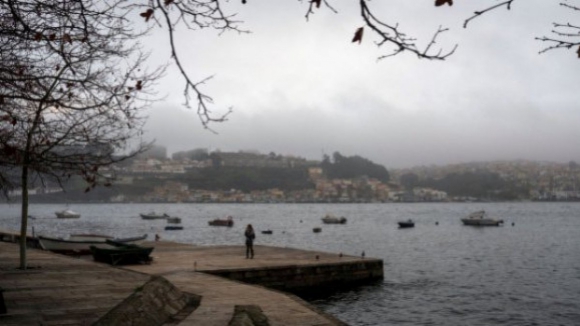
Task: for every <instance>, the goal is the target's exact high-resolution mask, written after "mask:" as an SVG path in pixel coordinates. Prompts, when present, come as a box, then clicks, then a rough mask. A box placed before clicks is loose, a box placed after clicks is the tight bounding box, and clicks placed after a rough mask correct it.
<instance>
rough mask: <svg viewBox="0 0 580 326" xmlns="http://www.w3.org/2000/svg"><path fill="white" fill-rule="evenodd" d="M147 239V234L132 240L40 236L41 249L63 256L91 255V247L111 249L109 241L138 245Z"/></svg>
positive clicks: (104, 236) (100, 236)
mask: <svg viewBox="0 0 580 326" xmlns="http://www.w3.org/2000/svg"><path fill="white" fill-rule="evenodd" d="M145 239H147V234H144V235H142V236H138V237H131V238H117V239H114V238H113V237H111V236H107V235H98V234H71V235H70V237H69V238H68V239H63V238H51V237H46V236H42V235H41V236H38V242H39V243H40V247H41V248H42V249H44V250H49V251H52V252H57V253H63V254H77V255H83V254H90V253H91V249H90V247H91V246H96V247H101V248H109V247H111V245H110V244H108V243H107V240H114V241H116V242H119V243H127V244H136V243H139V242H141V241H143V240H145Z"/></svg>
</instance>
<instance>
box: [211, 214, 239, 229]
mask: <svg viewBox="0 0 580 326" xmlns="http://www.w3.org/2000/svg"><path fill="white" fill-rule="evenodd" d="M208 224H209V225H210V226H228V227H232V226H234V219H233V218H232V217H231V216H228V217H227V218H216V219H214V220H211V221H209V222H208Z"/></svg>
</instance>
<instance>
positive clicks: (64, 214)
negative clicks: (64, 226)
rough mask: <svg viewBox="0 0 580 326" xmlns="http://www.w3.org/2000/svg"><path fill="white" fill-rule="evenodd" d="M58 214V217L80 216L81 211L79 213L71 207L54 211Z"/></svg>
mask: <svg viewBox="0 0 580 326" xmlns="http://www.w3.org/2000/svg"><path fill="white" fill-rule="evenodd" d="M54 214H56V218H79V217H81V214H80V213H77V212H75V211H73V210H70V209H65V210H63V211H58V212H54Z"/></svg>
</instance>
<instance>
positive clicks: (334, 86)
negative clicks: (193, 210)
mask: <svg viewBox="0 0 580 326" xmlns="http://www.w3.org/2000/svg"><path fill="white" fill-rule="evenodd" d="M356 2H357V1H350V2H348V3H345V1H335V8H336V9H337V10H339V13H338V14H334V13H332V12H331V11H329V10H325V9H321V10H320V11H319V12H317V13H316V14H315V15H314V16H312V17H311V18H310V20H309V21H308V22H306V21H305V19H304V14H305V11H306V2H303V3H300V2H298V1H292V0H287V1H266V0H252V1H248V4H247V5H245V6H241V5H240V4H238V3H237V1H236V3H233V2H232V3H229V4H230V5H231V11H232V12H238V18H240V19H242V20H244V21H245V25H244V27H245V28H247V29H249V30H251V31H252V33H250V34H241V35H240V34H235V33H226V34H223V35H220V36H217V34H216V33H215V32H212V31H201V32H193V33H191V32H189V33H188V34H187V33H184V32H183V31H180V33H179V40H180V41H179V43H178V48H179V51H180V53H181V56H182V60H185V61H186V67H187V70H188V72H189V73H190V74H191V76H192V77H194V78H198V79H203V78H205V77H207V76H211V75H214V76H215V77H214V78H213V79H211V80H210V81H208V83H207V84H205V85H204V86H203V90H204V91H205V92H207V93H208V94H210V95H211V96H212V97H213V98H214V100H215V107H214V111H215V113H216V114H219V113H220V112H225V110H226V109H227V108H228V107H230V106H232V107H233V108H234V113H233V114H232V115H231V116H230V119H229V121H228V122H225V123H222V124H215V125H212V128H213V129H214V130H216V131H217V132H218V134H217V135H216V134H213V133H211V132H209V131H206V130H204V129H203V128H202V126H201V124H200V123H199V120H197V117H196V115H195V112H193V111H188V110H186V109H183V108H182V107H180V104H181V103H182V102H183V97H182V96H183V94H182V93H183V91H182V90H183V87H182V82H181V79H180V76H179V75H178V74H177V73H176V71H175V69H170V70H169V73H168V75H167V77H166V78H165V79H164V80H163V81H162V83H161V85H160V91H161V93H162V94H166V95H167V96H166V100H165V101H162V102H159V103H157V104H156V105H155V106H154V108H153V109H152V110H151V112H150V121H149V124H148V130H149V133H148V136H149V137H151V138H155V139H157V142H158V143H159V144H162V145H165V146H167V147H168V148H169V150H170V152H173V151H177V150H184V149H191V148H197V147H206V148H211V149H217V148H219V149H222V150H241V149H257V150H260V151H262V152H270V151H274V152H276V153H281V154H295V155H300V156H305V157H308V158H315V159H320V158H321V156H322V154H323V153H332V152H334V151H340V152H341V153H343V154H344V155H354V154H358V155H362V156H365V157H368V158H369V159H371V160H374V161H376V162H378V163H381V164H384V165H385V166H386V167H387V168H389V167H402V166H409V165H417V164H445V163H457V162H465V161H474V160H478V161H480V160H496V159H507V160H510V159H532V160H551V161H563V162H566V161H568V160H579V159H580V153H579V152H578V150H577V149H578V148H579V146H578V145H580V128H577V126H578V125H579V124H580V110H579V109H580V108H579V107H578V105H577V103H578V102H579V100H580V92H578V91H577V86H578V81H577V76H578V72H579V69H580V59H578V58H577V57H576V54H575V53H574V51H556V52H548V53H545V54H541V55H540V54H538V51H540V50H541V49H542V47H543V46H544V44H542V43H540V42H539V41H536V40H534V37H536V36H542V35H546V34H547V33H549V31H550V30H551V29H552V26H551V23H552V22H555V21H557V22H563V23H565V22H568V21H570V22H574V21H577V18H578V17H580V16H579V15H578V13H574V12H571V11H570V10H566V9H565V8H562V7H561V6H559V5H558V3H557V2H554V1H533V2H532V1H523V0H522V1H516V2H514V3H513V6H512V9H511V10H510V11H507V10H505V8H500V9H498V10H496V11H494V12H490V13H488V14H486V15H483V16H481V17H479V18H477V19H475V20H473V21H471V22H470V24H469V26H468V28H467V29H463V28H462V24H463V21H464V20H465V19H466V18H467V17H469V16H470V15H471V13H472V12H473V11H474V10H476V9H482V8H485V6H486V5H489V1H470V2H466V3H464V2H458V3H456V4H455V5H454V6H453V7H440V8H435V7H434V6H432V4H430V3H429V2H424V1H413V2H411V1H403V0H400V1H388V2H387V1H372V2H370V5H371V6H373V7H376V9H375V12H376V14H377V15H378V16H380V17H384V19H385V20H386V21H388V22H390V23H393V24H394V23H399V26H400V27H401V29H403V30H405V31H407V32H408V33H409V34H411V35H414V36H416V37H417V38H418V40H417V43H418V44H419V45H424V44H425V43H427V42H428V41H429V39H430V37H431V35H432V33H433V32H434V31H435V30H436V29H437V28H438V26H439V25H443V26H444V27H449V28H450V31H449V32H447V33H445V34H443V35H442V36H441V39H440V41H439V42H438V43H437V44H436V46H438V47H443V48H444V49H451V48H452V47H453V46H454V45H455V44H456V43H457V44H459V47H458V49H457V51H456V53H455V54H454V55H453V56H451V57H449V58H448V59H447V60H445V61H442V62H437V61H427V60H419V59H417V58H416V57H415V56H413V55H412V54H401V55H398V56H396V57H391V58H387V59H384V60H381V61H378V62H377V57H378V56H380V55H382V54H386V53H389V51H391V50H390V49H388V48H377V46H376V45H375V43H374V41H376V39H373V37H372V35H371V33H369V32H368V31H367V32H366V34H365V38H364V39H363V42H362V44H360V45H359V44H353V43H351V42H350V40H351V38H352V36H353V33H354V31H355V30H356V28H358V27H360V26H362V23H361V20H360V17H359V16H358V11H357V9H356V7H355V6H356ZM428 3H429V4H428ZM574 18H576V20H573V19H574ZM152 38H153V40H154V41H153V42H152V43H153V44H155V45H156V52H155V57H154V58H153V60H155V62H166V61H168V60H169V58H168V54H169V52H168V51H159V48H163V47H162V46H160V45H161V44H163V42H164V40H163V39H162V38H161V37H160V35H154V36H152Z"/></svg>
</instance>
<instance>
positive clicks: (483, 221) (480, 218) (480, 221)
mask: <svg viewBox="0 0 580 326" xmlns="http://www.w3.org/2000/svg"><path fill="white" fill-rule="evenodd" d="M461 222H463V225H471V226H499V225H501V224H503V220H499V219H494V218H490V217H487V214H486V212H485V211H484V210H481V211H477V212H473V213H471V214H469V215H468V216H467V217H465V218H462V219H461Z"/></svg>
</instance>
